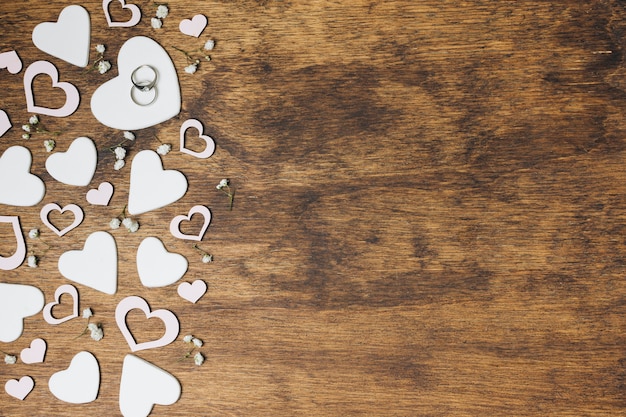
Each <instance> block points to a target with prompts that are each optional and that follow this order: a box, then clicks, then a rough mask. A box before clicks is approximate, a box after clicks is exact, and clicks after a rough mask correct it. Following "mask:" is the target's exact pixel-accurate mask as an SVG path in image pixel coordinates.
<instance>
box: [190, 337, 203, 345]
mask: <svg viewBox="0 0 626 417" xmlns="http://www.w3.org/2000/svg"><path fill="white" fill-rule="evenodd" d="M191 342H192V343H193V345H194V346H195V347H202V345H203V344H204V343H203V342H202V340H200V339H198V338H195V337H194V338H193V339H191Z"/></svg>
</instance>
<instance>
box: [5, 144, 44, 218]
mask: <svg viewBox="0 0 626 417" xmlns="http://www.w3.org/2000/svg"><path fill="white" fill-rule="evenodd" d="M31 162H32V156H31V154H30V151H29V150H28V149H27V148H25V147H23V146H11V147H10V148H8V149H7V150H6V151H4V153H3V154H2V156H0V204H8V205H10V206H20V207H25V206H34V205H36V204H37V203H39V202H40V201H41V200H42V199H43V196H44V194H45V193H46V186H45V185H44V183H43V181H42V180H41V179H40V178H39V177H37V176H35V175H33V174H31V173H30V164H31Z"/></svg>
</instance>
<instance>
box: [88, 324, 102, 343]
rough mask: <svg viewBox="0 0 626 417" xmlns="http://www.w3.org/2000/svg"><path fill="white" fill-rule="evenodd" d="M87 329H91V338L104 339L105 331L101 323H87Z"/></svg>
mask: <svg viewBox="0 0 626 417" xmlns="http://www.w3.org/2000/svg"><path fill="white" fill-rule="evenodd" d="M87 329H89V331H90V332H91V335H90V336H91V338H92V339H93V340H95V341H96V342H98V341H100V340H102V338H103V337H104V332H103V331H102V327H100V325H98V324H95V323H89V324H87Z"/></svg>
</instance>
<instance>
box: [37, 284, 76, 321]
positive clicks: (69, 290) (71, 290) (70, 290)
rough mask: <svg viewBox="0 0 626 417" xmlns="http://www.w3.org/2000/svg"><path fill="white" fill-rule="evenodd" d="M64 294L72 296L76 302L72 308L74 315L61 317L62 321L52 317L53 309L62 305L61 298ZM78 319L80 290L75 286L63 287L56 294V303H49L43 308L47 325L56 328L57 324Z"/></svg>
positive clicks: (66, 285) (67, 285)
mask: <svg viewBox="0 0 626 417" xmlns="http://www.w3.org/2000/svg"><path fill="white" fill-rule="evenodd" d="M63 294H69V295H71V296H72V300H74V305H73V306H72V314H69V315H67V316H65V317H61V318H60V319H57V318H56V317H54V316H53V315H52V309H53V308H54V306H57V305H60V304H61V296H62V295H63ZM76 317H78V290H77V289H76V287H75V286H73V285H71V284H64V285H61V286H60V287H59V288H57V289H56V291H55V292H54V301H51V302H49V303H48V304H46V306H45V307H44V308H43V318H44V320H45V321H46V323H48V324H52V325H54V326H55V325H57V324H61V323H65V322H66V321H68V320H71V319H74V318H76Z"/></svg>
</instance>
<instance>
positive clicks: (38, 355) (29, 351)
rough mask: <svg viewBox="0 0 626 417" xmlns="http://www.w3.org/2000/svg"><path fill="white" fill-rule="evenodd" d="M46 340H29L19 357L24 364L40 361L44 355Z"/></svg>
mask: <svg viewBox="0 0 626 417" xmlns="http://www.w3.org/2000/svg"><path fill="white" fill-rule="evenodd" d="M46 349H47V345H46V341H45V340H43V339H39V338H37V339H34V340H33V341H32V342H30V347H27V348H24V349H22V352H21V353H20V359H21V360H22V362H24V363H26V364H32V363H41V362H43V360H44V358H45V357H46Z"/></svg>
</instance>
